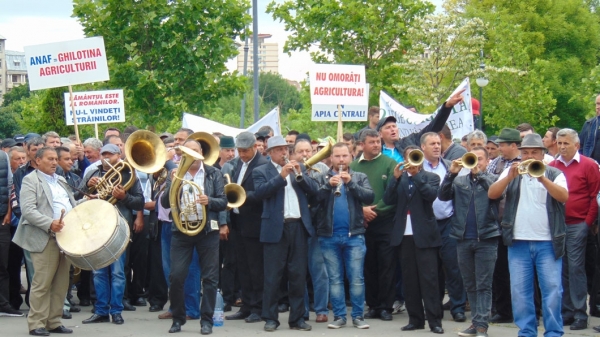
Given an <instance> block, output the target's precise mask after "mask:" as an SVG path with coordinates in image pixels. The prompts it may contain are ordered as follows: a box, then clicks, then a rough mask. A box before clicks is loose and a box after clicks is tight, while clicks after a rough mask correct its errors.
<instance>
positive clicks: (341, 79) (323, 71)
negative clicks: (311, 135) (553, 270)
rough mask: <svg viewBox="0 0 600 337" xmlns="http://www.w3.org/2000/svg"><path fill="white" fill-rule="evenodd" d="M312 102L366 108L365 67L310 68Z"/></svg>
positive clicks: (367, 102)
mask: <svg viewBox="0 0 600 337" xmlns="http://www.w3.org/2000/svg"><path fill="white" fill-rule="evenodd" d="M309 74H310V102H311V103H312V104H333V105H337V104H344V105H346V104H347V105H359V106H365V110H366V106H367V105H368V104H369V95H367V94H366V88H365V87H366V79H365V66H364V65H349V64H313V65H312V66H311V68H310V72H309Z"/></svg>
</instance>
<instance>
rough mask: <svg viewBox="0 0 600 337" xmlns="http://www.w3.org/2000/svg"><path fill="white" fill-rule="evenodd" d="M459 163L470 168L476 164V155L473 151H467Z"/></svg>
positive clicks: (477, 161)
mask: <svg viewBox="0 0 600 337" xmlns="http://www.w3.org/2000/svg"><path fill="white" fill-rule="evenodd" d="M460 163H461V165H462V167H464V168H466V169H469V170H471V169H473V168H474V167H475V166H477V164H478V163H479V160H478V159H477V156H476V155H475V154H474V153H471V152H467V153H465V154H464V155H463V156H462V158H461V159H460Z"/></svg>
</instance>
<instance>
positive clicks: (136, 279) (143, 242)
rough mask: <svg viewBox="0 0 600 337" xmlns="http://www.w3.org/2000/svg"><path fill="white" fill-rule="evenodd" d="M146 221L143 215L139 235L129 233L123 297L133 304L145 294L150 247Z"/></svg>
mask: <svg viewBox="0 0 600 337" xmlns="http://www.w3.org/2000/svg"><path fill="white" fill-rule="evenodd" d="M148 220H149V216H148V215H144V229H142V230H141V231H140V232H139V233H135V232H134V231H132V232H131V244H130V245H129V246H128V247H127V263H126V265H125V279H126V280H127V285H126V288H125V290H126V291H125V297H126V298H128V299H129V301H130V302H135V301H137V300H138V299H139V298H140V297H144V293H145V292H146V290H145V289H144V286H145V285H146V273H147V272H148V246H149V245H150V241H149V240H148V227H149V225H148Z"/></svg>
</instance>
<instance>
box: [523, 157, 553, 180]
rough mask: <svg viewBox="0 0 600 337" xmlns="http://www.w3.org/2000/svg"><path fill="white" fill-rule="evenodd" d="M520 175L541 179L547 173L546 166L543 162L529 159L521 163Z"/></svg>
mask: <svg viewBox="0 0 600 337" xmlns="http://www.w3.org/2000/svg"><path fill="white" fill-rule="evenodd" d="M518 171H519V174H529V175H530V176H532V177H534V178H539V177H541V176H543V175H544V172H546V164H544V162H543V161H541V160H536V159H528V160H525V161H522V162H520V163H519V166H518Z"/></svg>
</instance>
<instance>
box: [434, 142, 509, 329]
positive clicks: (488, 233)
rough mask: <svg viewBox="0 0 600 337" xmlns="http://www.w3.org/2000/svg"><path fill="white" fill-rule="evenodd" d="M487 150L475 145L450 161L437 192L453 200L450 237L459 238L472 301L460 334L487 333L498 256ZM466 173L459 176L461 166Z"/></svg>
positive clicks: (460, 260) (460, 257)
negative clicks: (467, 321) (468, 322)
mask: <svg viewBox="0 0 600 337" xmlns="http://www.w3.org/2000/svg"><path fill="white" fill-rule="evenodd" d="M488 162H489V159H488V153H487V150H486V149H485V148H483V147H480V146H478V147H475V148H473V149H472V150H471V152H468V153H467V154H465V155H464V156H463V157H462V158H460V159H456V160H454V161H453V162H452V165H451V166H450V169H449V170H448V173H446V176H445V177H444V180H443V182H442V187H441V188H440V191H439V193H438V198H439V199H440V200H441V201H452V204H453V207H454V214H452V217H451V219H450V222H451V229H450V237H451V238H453V239H456V240H457V241H458V244H457V247H456V249H457V253H458V254H457V256H458V265H459V267H460V271H461V274H462V279H463V284H464V286H465V288H466V290H467V297H468V299H469V303H471V311H472V324H471V326H470V327H468V328H467V329H465V330H464V331H461V332H459V333H458V335H459V336H481V337H484V336H487V329H488V323H489V319H490V316H489V313H490V311H491V309H492V280H493V275H494V266H495V264H496V256H497V237H498V236H500V231H499V229H498V221H497V219H498V216H497V215H498V203H497V201H496V200H490V199H489V198H488V195H487V194H488V190H489V188H490V186H491V185H492V184H493V183H494V181H496V176H495V175H493V174H492V173H489V172H487V171H486V168H487V164H488ZM463 167H464V168H467V169H470V171H471V172H470V173H469V174H468V175H463V176H458V173H459V172H460V171H461V169H462V168H463Z"/></svg>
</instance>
